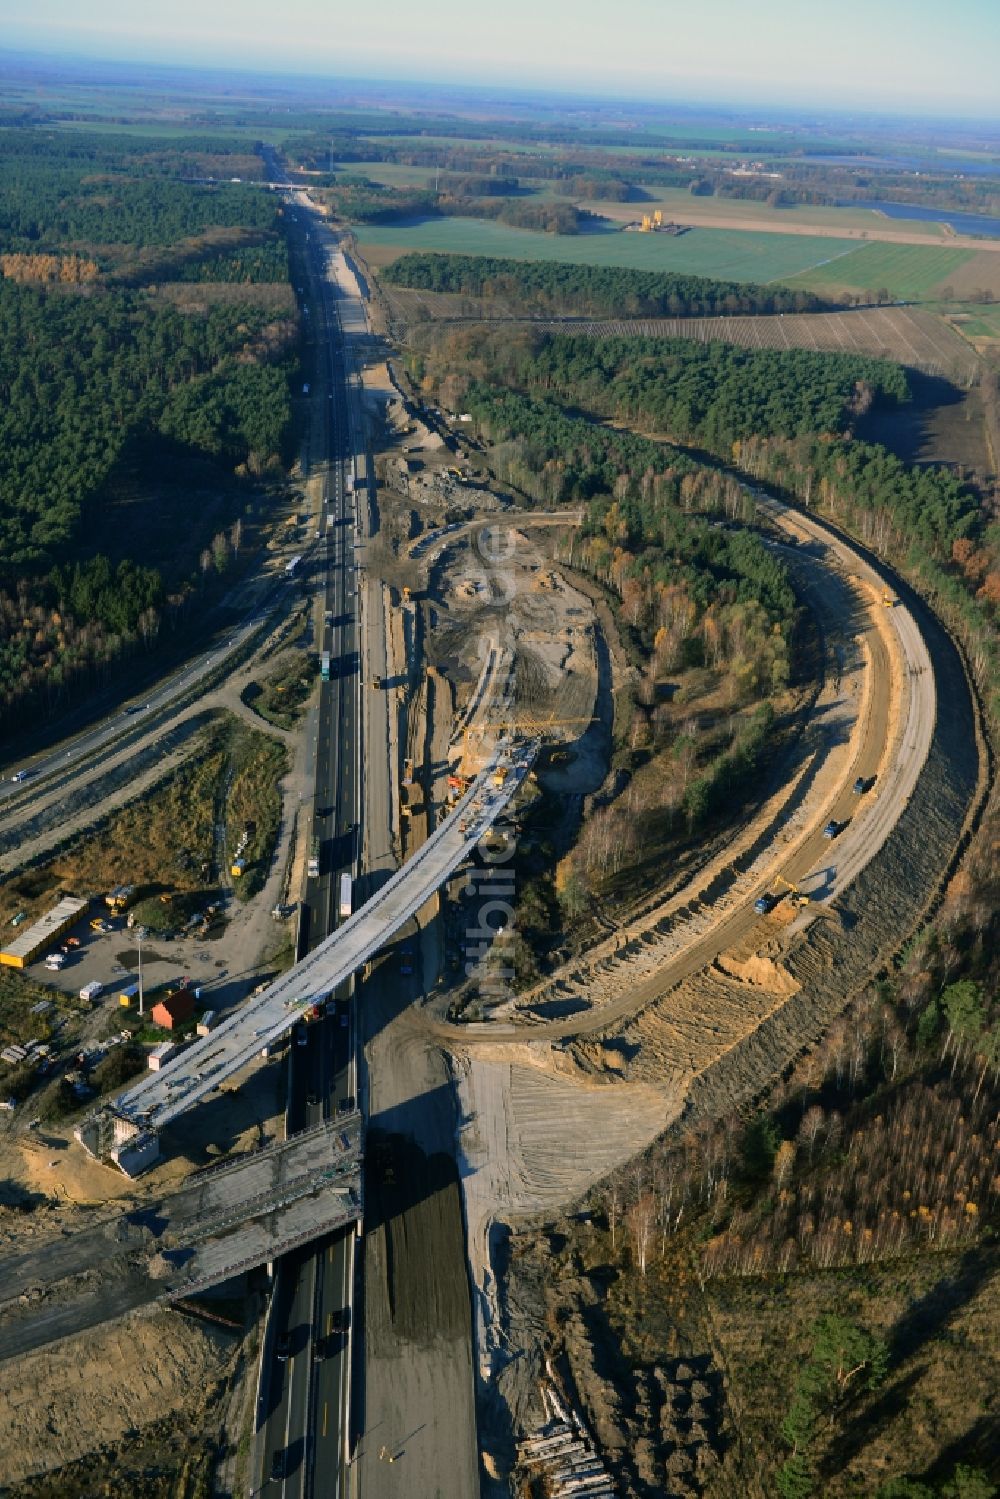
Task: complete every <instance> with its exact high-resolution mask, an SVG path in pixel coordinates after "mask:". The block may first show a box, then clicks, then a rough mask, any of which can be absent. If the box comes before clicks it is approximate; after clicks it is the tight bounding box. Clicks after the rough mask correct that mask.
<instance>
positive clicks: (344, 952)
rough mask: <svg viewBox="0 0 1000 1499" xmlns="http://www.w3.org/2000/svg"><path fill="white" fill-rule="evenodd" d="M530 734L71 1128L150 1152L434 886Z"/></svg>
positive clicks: (145, 1156) (120, 1154)
mask: <svg viewBox="0 0 1000 1499" xmlns="http://www.w3.org/2000/svg"><path fill="white" fill-rule="evenodd" d="M537 751H538V744H537V741H534V740H532V741H528V742H524V743H521V744H517V745H509V746H507V747H506V748H500V749H498V750H497V751H496V752H495V753H494V755H493V757H492V759H491V760H490V762H489V764H488V765H487V766H486V768H485V769H484V770H483V771H482V772H481V773H480V774H479V775H478V776H477V777H476V780H475V781H474V782H473V784H472V786H471V787H470V788H469V790H468V791H467V792H466V793H465V795H464V796H463V797H462V799H461V800H460V801H459V803H458V804H457V806H456V807H455V809H454V811H452V812H451V813H450V815H449V816H448V817H446V818H445V819H444V821H443V822H442V824H441V826H440V827H439V828H438V829H437V830H436V831H435V832H434V833H433V834H432V835H431V837H430V838H428V840H427V842H426V843H424V844H423V846H422V847H421V848H420V849H418V850H417V852H416V853H415V854H414V855H413V857H412V858H411V859H409V860H408V861H407V862H406V863H405V864H404V865H403V867H402V868H401V869H399V870H397V871H396V873H395V874H394V875H392V876H391V878H390V879H389V880H387V881H386V883H385V884H384V885H383V886H382V887H381V889H379V890H378V891H377V892H376V893H375V895H373V896H372V898H371V899H370V900H369V901H367V902H366V904H365V905H364V906H362V908H361V909H360V911H357V912H355V914H354V915H353V916H351V917H350V918H349V919H348V920H347V921H345V922H344V923H343V925H342V926H340V927H338V929H337V931H336V932H334V933H333V935H332V936H330V937H328V938H327V939H326V940H325V941H324V942H321V943H320V944H319V946H318V947H316V948H314V950H313V951H312V952H311V953H310V954H309V955H308V957H305V958H303V959H302V961H301V962H299V963H297V964H296V965H295V967H294V968H292V969H290V970H289V972H288V973H285V974H283V975H282V976H281V978H279V979H277V980H276V981H275V982H274V983H273V984H271V985H269V987H268V988H267V989H266V990H264V992H263V993H262V994H260V995H258V996H257V997H256V998H254V999H251V1000H249V1001H248V1002H247V1003H246V1004H244V1005H242V1006H241V1007H240V1008H239V1009H238V1010H237V1011H235V1012H234V1014H232V1015H230V1016H229V1017H228V1018H227V1019H226V1020H224V1021H223V1022H222V1024H221V1025H219V1026H217V1027H216V1029H215V1030H214V1031H212V1032H211V1033H210V1034H209V1035H207V1036H204V1037H202V1038H201V1039H200V1040H199V1041H196V1042H195V1044H194V1045H193V1046H189V1047H187V1048H185V1050H184V1051H182V1052H181V1053H180V1054H179V1055H178V1056H177V1057H176V1058H175V1059H174V1060H173V1061H172V1062H170V1063H168V1065H167V1066H166V1067H164V1068H162V1069H161V1070H160V1071H159V1072H154V1073H149V1074H148V1075H147V1076H145V1077H144V1078H143V1079H142V1081H141V1082H139V1083H137V1084H136V1085H135V1086H134V1087H132V1088H129V1089H128V1090H127V1091H126V1092H125V1093H122V1094H121V1095H120V1096H119V1097H118V1098H117V1099H116V1100H115V1101H114V1102H113V1103H112V1104H109V1105H107V1106H106V1107H104V1108H102V1109H100V1110H98V1111H97V1112H96V1113H94V1114H92V1115H90V1116H89V1117H88V1118H87V1119H86V1120H85V1121H84V1122H83V1123H82V1124H81V1125H80V1126H79V1128H78V1129H77V1130H76V1138H77V1139H78V1140H79V1141H80V1143H81V1144H82V1145H83V1146H85V1147H86V1149H87V1150H89V1151H90V1152H91V1154H92V1155H95V1156H98V1157H100V1158H110V1159H111V1160H113V1161H114V1162H115V1164H116V1165H118V1166H119V1167H120V1168H121V1169H122V1170H123V1171H124V1172H125V1173H126V1175H128V1176H138V1175H140V1174H141V1173H142V1172H143V1171H145V1170H146V1169H147V1168H148V1167H149V1166H151V1165H152V1164H153V1162H154V1161H156V1160H157V1159H158V1157H159V1153H160V1151H159V1138H158V1137H159V1131H160V1130H162V1129H163V1128H164V1127H165V1126H166V1125H168V1124H169V1123H170V1122H171V1120H173V1119H176V1118H178V1116H179V1115H181V1114H184V1113H186V1112H187V1110H188V1109H190V1108H192V1107H193V1106H194V1105H195V1104H196V1103H198V1102H199V1101H200V1100H201V1099H203V1098H204V1097H206V1095H207V1094H209V1093H212V1092H214V1091H215V1090H216V1089H217V1088H218V1087H219V1085H220V1084H221V1083H222V1082H224V1081H225V1080H226V1078H228V1077H231V1076H232V1075H233V1074H234V1073H236V1072H239V1071H241V1070H242V1069H243V1068H244V1067H246V1066H247V1064H248V1063H249V1062H251V1061H253V1059H254V1058H255V1057H256V1056H259V1055H260V1054H261V1052H262V1051H264V1049H265V1048H266V1047H269V1046H271V1045H273V1044H274V1043H275V1042H277V1041H279V1040H281V1039H282V1037H284V1036H285V1035H286V1034H287V1033H288V1032H289V1031H290V1030H291V1029H292V1027H293V1026H294V1025H295V1024H296V1023H297V1022H298V1021H300V1020H302V1019H303V1017H304V1016H305V1014H306V1012H307V1011H308V1010H309V1009H310V1008H311V1007H312V1006H313V1005H314V1004H316V1003H317V1002H322V1001H325V1000H326V999H327V998H328V996H329V995H331V994H332V993H333V992H334V991H335V990H336V988H337V986H338V985H339V984H342V983H344V982H345V981H346V980H347V979H349V978H350V977H351V975H352V974H354V973H356V972H357V971H358V969H360V968H362V967H363V966H364V964H365V963H367V962H368V960H369V959H370V958H372V957H374V956H375V954H376V953H377V952H379V951H380V950H381V949H382V948H383V947H384V946H385V945H386V943H387V942H388V941H389V940H390V939H391V938H392V937H393V936H394V935H395V933H396V932H398V931H399V929H400V928H401V927H402V926H404V925H405V923H406V922H407V921H409V920H410V919H411V918H412V917H413V916H414V915H415V914H416V912H417V911H419V910H420V907H421V906H422V905H423V904H424V903H425V902H426V901H427V900H428V899H429V898H430V897H431V896H432V895H433V894H434V892H435V891H436V890H438V889H439V888H440V886H441V885H442V884H444V882H445V881H446V880H447V879H448V877H449V876H450V875H451V874H452V872H453V871H454V870H455V869H456V868H457V867H458V865H459V864H460V863H461V862H462V861H463V860H464V859H466V858H468V857H469V855H470V854H471V853H472V850H473V849H474V848H475V846H476V844H477V843H478V842H479V840H480V839H481V838H482V837H483V835H484V834H485V833H486V832H487V831H488V830H489V828H490V827H491V826H492V824H493V822H494V821H495V819H496V818H497V817H498V816H499V815H500V813H501V812H502V811H503V810H504V809H505V808H506V807H507V805H508V804H509V802H510V801H511V799H512V798H513V796H514V795H515V793H516V792H517V790H518V788H519V787H520V786H521V784H522V783H523V781H524V779H525V777H526V776H527V774H528V772H529V771H530V769H531V766H532V764H533V763H534V760H535V756H536V754H537Z"/></svg>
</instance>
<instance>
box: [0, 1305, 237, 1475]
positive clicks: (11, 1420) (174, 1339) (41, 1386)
mask: <svg viewBox="0 0 1000 1499" xmlns="http://www.w3.org/2000/svg"><path fill="white" fill-rule="evenodd" d="M232 1357H233V1339H232V1337H230V1336H228V1335H226V1334H224V1333H222V1332H215V1331H214V1330H212V1329H211V1328H209V1327H206V1326H202V1325H196V1324H194V1323H192V1322H190V1321H188V1320H186V1319H184V1318H181V1317H178V1316H176V1315H173V1314H171V1313H169V1312H154V1313H152V1314H149V1315H135V1314H133V1315H132V1316H129V1317H127V1318H125V1319H124V1320H123V1321H121V1322H118V1323H115V1324H112V1325H111V1326H108V1327H105V1328H92V1329H90V1330H89V1331H88V1332H87V1333H85V1334H82V1335H81V1336H79V1337H75V1338H68V1339H65V1340H64V1341H63V1342H61V1343H57V1344H54V1345H53V1346H52V1347H51V1348H45V1349H40V1350H39V1351H38V1352H36V1353H30V1354H28V1355H27V1356H26V1357H23V1358H20V1359H17V1360H12V1361H7V1362H0V1452H2V1453H3V1458H2V1468H0V1476H2V1479H3V1481H4V1482H5V1483H16V1482H17V1481H18V1480H19V1479H22V1478H25V1477H27V1475H28V1474H30V1473H37V1472H40V1471H41V1472H44V1471H46V1470H48V1469H51V1468H56V1467H59V1466H60V1465H61V1464H63V1463H67V1462H71V1461H72V1460H73V1459H74V1458H77V1457H81V1456H82V1455H83V1454H84V1453H86V1452H91V1451H93V1450H94V1448H95V1447H99V1446H101V1445H102V1444H104V1443H112V1442H117V1441H119V1440H120V1439H121V1438H122V1437H124V1436H125V1435H126V1433H128V1432H130V1431H131V1430H133V1429H135V1428H139V1427H142V1426H144V1425H146V1424H148V1423H149V1422H151V1421H157V1420H160V1419H161V1418H162V1417H163V1416H164V1414H166V1413H167V1412H169V1411H171V1410H173V1411H176V1414H177V1417H178V1419H181V1420H183V1419H185V1417H186V1418H187V1419H189V1420H191V1421H197V1420H198V1418H199V1414H200V1413H201V1412H202V1411H203V1409H204V1403H205V1394H206V1391H207V1389H208V1388H209V1387H210V1386H211V1385H213V1384H214V1383H215V1382H216V1381H217V1380H219V1379H220V1378H222V1377H224V1375H225V1373H226V1370H227V1368H228V1366H229V1364H230V1362H231V1359H232Z"/></svg>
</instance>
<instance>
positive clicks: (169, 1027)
mask: <svg viewBox="0 0 1000 1499" xmlns="http://www.w3.org/2000/svg"><path fill="white" fill-rule="evenodd" d="M151 1014H152V1017H153V1024H154V1025H159V1026H162V1027H163V1029H164V1030H165V1031H175V1030H176V1029H177V1027H178V1026H179V1025H183V1024H184V1022H185V1021H186V1020H190V1019H191V1016H192V1015H193V1014H194V995H193V994H192V993H191V991H190V989H174V991H173V992H172V993H171V994H167V995H165V996H164V998H163V999H161V1000H160V1002H159V1004H156V1005H154V1006H153V1008H152V1011H151Z"/></svg>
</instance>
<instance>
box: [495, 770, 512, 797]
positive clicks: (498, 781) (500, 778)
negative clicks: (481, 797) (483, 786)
mask: <svg viewBox="0 0 1000 1499" xmlns="http://www.w3.org/2000/svg"><path fill="white" fill-rule="evenodd" d="M509 774H510V766H509V765H498V766H497V768H496V770H495V771H494V772H493V784H494V786H495V787H496V788H497V790H498V791H499V790H500V787H501V786H502V785H503V784H504V782H505V781H506V779H507V777H508V775H509Z"/></svg>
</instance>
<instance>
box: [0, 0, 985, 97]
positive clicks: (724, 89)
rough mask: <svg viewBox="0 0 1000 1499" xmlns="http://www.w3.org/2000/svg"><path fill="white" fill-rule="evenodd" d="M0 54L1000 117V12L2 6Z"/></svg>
mask: <svg viewBox="0 0 1000 1499" xmlns="http://www.w3.org/2000/svg"><path fill="white" fill-rule="evenodd" d="M0 47H3V48H5V49H10V50H15V49H16V50H20V51H39V52H48V53H53V54H57V55H61V56H64V57H65V56H77V57H89V58H104V59H109V60H112V59H115V60H120V59H124V60H135V61H156V62H160V63H190V64H195V65H204V64H212V65H214V66H216V67H219V66H226V67H233V68H241V69H242V68H251V69H261V70H267V71H270V72H279V71H287V72H301V73H305V74H309V75H313V76H315V75H317V74H324V73H325V74H328V75H329V76H330V77H340V78H345V77H347V78H349V77H365V78H384V79H393V78H395V79H407V80H413V81H417V82H420V81H425V82H430V83H433V82H451V83H457V82H462V83H468V84H490V85H496V84H506V85H508V86H510V87H518V88H522V89H523V88H537V87H540V86H551V87H553V88H556V89H558V90H560V91H571V92H574V93H594V94H608V95H612V96H621V95H623V94H625V95H630V96H632V97H633V98H634V99H636V100H637V101H646V100H648V101H651V102H653V103H656V102H664V103H669V102H686V101H692V102H693V101H700V100H706V101H711V102H713V103H733V104H769V105H772V106H775V105H780V104H785V103H787V104H789V105H795V106H801V105H803V104H808V105H812V106H813V107H816V108H831V107H838V106H839V107H841V108H844V109H858V108H864V109H871V110H875V111H881V110H885V111H890V112H893V111H898V110H907V111H912V112H914V113H928V114H942V113H962V114H967V115H981V116H986V117H990V118H994V119H996V118H998V117H1000V81H998V74H1000V69H998V64H1000V0H600V3H598V0H502V3H499V4H498V3H496V0H374V3H372V4H369V5H359V4H357V3H356V0H355V3H351V4H348V3H347V0H169V4H165V5H163V4H157V5H153V4H150V3H143V0H139V3H136V0H31V3H30V4H25V3H24V0H0Z"/></svg>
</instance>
